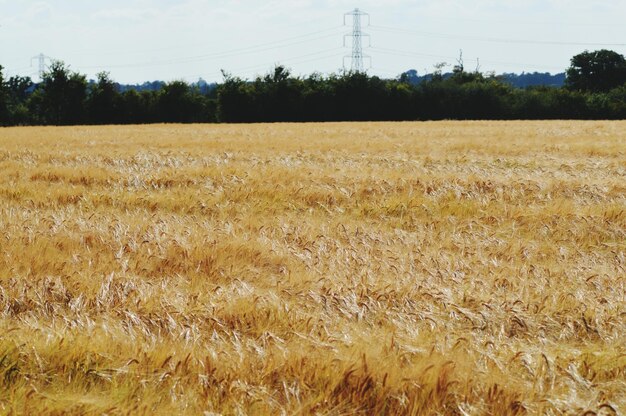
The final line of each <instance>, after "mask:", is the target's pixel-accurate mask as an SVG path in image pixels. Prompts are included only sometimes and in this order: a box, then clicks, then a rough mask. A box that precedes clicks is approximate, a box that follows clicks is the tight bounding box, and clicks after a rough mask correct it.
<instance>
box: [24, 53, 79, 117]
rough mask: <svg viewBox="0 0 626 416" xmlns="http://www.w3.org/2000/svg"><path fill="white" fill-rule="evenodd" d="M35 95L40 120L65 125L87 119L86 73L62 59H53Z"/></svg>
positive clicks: (34, 100)
mask: <svg viewBox="0 0 626 416" xmlns="http://www.w3.org/2000/svg"><path fill="white" fill-rule="evenodd" d="M35 94H36V96H35V97H33V102H34V103H35V107H36V108H33V109H34V110H35V111H37V113H38V116H39V117H38V118H39V121H40V122H43V123H46V124H56V125H63V124H79V123H81V122H83V121H84V120H85V117H84V116H85V99H86V97H87V80H86V78H85V76H84V75H81V74H79V73H77V72H71V71H70V70H69V68H68V67H67V66H66V65H65V64H64V63H63V62H61V61H54V62H52V64H51V65H50V68H49V70H48V71H47V72H45V73H44V75H43V80H42V82H41V84H40V86H39V88H38V89H37V91H35ZM31 108H32V107H31Z"/></svg>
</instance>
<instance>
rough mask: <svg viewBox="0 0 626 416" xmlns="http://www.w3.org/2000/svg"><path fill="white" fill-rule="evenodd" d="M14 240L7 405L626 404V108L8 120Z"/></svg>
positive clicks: (57, 409) (80, 410)
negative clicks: (606, 115) (312, 118)
mask: <svg viewBox="0 0 626 416" xmlns="http://www.w3.org/2000/svg"><path fill="white" fill-rule="evenodd" d="M0 248H1V253H0V314H1V315H0V331H1V332H0V333H1V334H2V336H1V338H0V384H1V385H2V389H1V391H0V411H1V412H2V413H5V414H164V415H169V414H203V413H204V414H207V415H208V414H213V413H221V414H250V415H257V414H290V415H291V414H320V415H347V414H408V415H422V414H450V415H478V414H488V415H513V414H524V413H527V414H548V415H550V414H552V415H557V414H583V413H585V412H587V414H605V415H610V414H618V413H620V412H621V413H622V414H623V413H624V412H626V393H625V392H626V302H625V301H626V123H625V122H437V123H360V124H351V123H345V124H342V123H337V124H305V125H299V124H284V125H206V126H176V125H161V126H145V127H73V128H12V129H2V130H0ZM589 412H591V413H589Z"/></svg>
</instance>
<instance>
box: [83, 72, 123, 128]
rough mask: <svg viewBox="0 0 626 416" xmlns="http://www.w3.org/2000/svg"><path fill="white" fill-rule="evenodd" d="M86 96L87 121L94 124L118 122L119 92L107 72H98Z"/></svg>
mask: <svg viewBox="0 0 626 416" xmlns="http://www.w3.org/2000/svg"><path fill="white" fill-rule="evenodd" d="M97 76H98V82H97V83H96V84H95V85H94V86H93V88H92V89H91V91H90V93H89V96H88V98H87V110H88V113H89V121H90V122H92V123H96V124H112V123H116V122H119V119H120V116H119V112H120V108H119V107H120V94H119V92H118V90H117V86H116V84H115V83H114V82H113V81H112V80H111V78H110V76H109V73H108V72H100V73H99V74H98V75H97Z"/></svg>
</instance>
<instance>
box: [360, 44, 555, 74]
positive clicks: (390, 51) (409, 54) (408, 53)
mask: <svg viewBox="0 0 626 416" xmlns="http://www.w3.org/2000/svg"><path fill="white" fill-rule="evenodd" d="M372 52H378V53H382V54H387V55H394V56H403V57H409V58H412V57H426V58H437V59H457V58H458V57H454V56H449V55H448V56H446V55H432V54H426V53H419V52H413V51H403V50H398V49H389V48H378V47H373V48H372ZM468 59H470V60H472V61H473V60H476V59H477V58H468ZM480 62H482V63H487V64H496V65H504V66H515V67H518V66H532V67H535V68H542V69H557V68H556V67H553V66H547V65H537V64H528V63H519V62H503V61H492V60H483V59H480Z"/></svg>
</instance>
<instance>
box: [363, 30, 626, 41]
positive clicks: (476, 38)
mask: <svg viewBox="0 0 626 416" xmlns="http://www.w3.org/2000/svg"><path fill="white" fill-rule="evenodd" d="M370 27H371V28H372V30H379V31H382V32H387V33H398V34H414V35H419V36H424V37H432V38H441V39H462V40H469V41H478V42H492V43H517V44H529V45H556V46H626V43H607V42H561V41H548V40H528V39H504V38H491V37H479V36H465V35H454V34H449V33H436V32H424V31H419V30H411V29H401V28H395V27H388V26H375V25H371V26H370Z"/></svg>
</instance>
